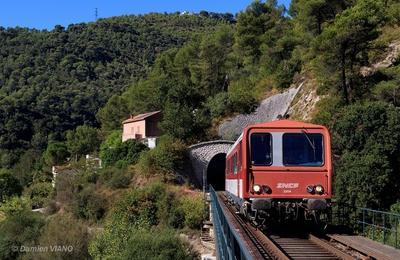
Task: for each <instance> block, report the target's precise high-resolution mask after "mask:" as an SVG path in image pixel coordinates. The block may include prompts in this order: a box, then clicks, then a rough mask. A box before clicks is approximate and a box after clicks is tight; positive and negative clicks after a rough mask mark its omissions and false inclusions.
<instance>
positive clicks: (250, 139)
mask: <svg viewBox="0 0 400 260" xmlns="http://www.w3.org/2000/svg"><path fill="white" fill-rule="evenodd" d="M225 191H226V193H227V195H228V198H229V199H230V200H231V202H232V203H235V204H236V205H237V206H238V208H239V209H240V212H241V213H242V214H244V215H245V216H246V217H248V218H250V219H252V220H253V221H254V222H256V223H263V222H264V221H265V220H266V219H268V218H270V219H273V220H279V221H282V220H315V221H317V222H319V221H320V217H321V216H322V215H324V216H326V214H324V213H326V212H328V211H329V208H330V199H331V197H332V160H331V142H330V136H329V132H328V130H327V128H326V127H324V126H321V125H315V124H309V123H303V122H297V121H292V120H276V121H273V122H268V123H261V124H255V125H250V126H248V127H246V128H245V129H244V131H243V133H242V134H241V135H240V137H239V138H238V139H237V141H236V142H235V144H234V145H233V146H232V148H231V149H230V151H229V152H228V154H227V156H226V170H225Z"/></svg>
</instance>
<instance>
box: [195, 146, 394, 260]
mask: <svg viewBox="0 0 400 260" xmlns="http://www.w3.org/2000/svg"><path fill="white" fill-rule="evenodd" d="M233 144H234V142H233V141H228V140H215V141H208V142H202V143H198V144H195V145H192V146H190V147H189V149H188V152H189V158H190V161H191V166H192V172H193V173H194V176H195V179H196V180H197V182H198V183H199V184H201V185H202V186H203V189H204V191H205V192H207V194H208V196H206V197H207V198H208V199H207V200H208V203H209V207H208V208H209V213H210V214H209V216H210V220H209V221H206V223H207V226H210V224H211V230H210V233H211V236H212V237H213V242H214V244H215V255H216V258H217V259H224V260H225V259H227V260H234V259H235V260H236V259H346V260H347V259H391V260H392V259H400V250H399V249H396V248H400V233H399V234H398V232H400V215H396V214H392V213H387V212H380V211H375V210H370V209H356V210H355V211H353V212H351V214H350V213H349V212H347V217H346V216H344V221H343V219H342V222H341V223H339V224H341V225H343V224H345V225H347V226H349V227H351V228H352V229H353V230H354V233H352V234H346V235H343V234H335V233H334V232H331V233H328V234H324V235H320V234H314V233H311V232H305V231H303V232H300V233H299V232H295V233H291V232H289V233H280V232H276V231H274V232H270V231H261V230H259V229H258V228H257V227H255V226H253V225H251V224H250V223H249V222H248V221H245V220H244V219H242V218H241V217H240V216H239V215H238V214H237V213H236V209H235V208H233V207H232V206H231V205H230V204H229V203H228V202H227V200H226V198H225V197H224V192H223V190H224V188H225V157H226V154H227V153H228V151H229V149H230V148H231V147H232V145H233ZM339 211H340V210H338V212H339ZM338 212H336V213H338ZM344 215H346V214H344ZM350 215H351V216H357V217H358V218H357V219H356V221H355V222H354V223H350V220H349V217H348V216H350ZM341 217H342V218H343V215H341ZM332 224H338V223H332ZM371 232H372V237H371V238H372V239H368V238H366V236H370V235H371ZM207 237H208V238H209V235H207ZM377 239H378V240H380V241H379V242H376V241H374V240H377ZM208 242H209V240H208ZM385 244H389V245H391V247H390V246H387V245H385ZM204 259H209V258H204Z"/></svg>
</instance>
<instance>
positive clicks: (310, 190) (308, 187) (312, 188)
mask: <svg viewBox="0 0 400 260" xmlns="http://www.w3.org/2000/svg"><path fill="white" fill-rule="evenodd" d="M307 192H308V193H310V194H314V192H315V190H314V186H313V185H308V186H307Z"/></svg>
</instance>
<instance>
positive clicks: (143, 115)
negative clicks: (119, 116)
mask: <svg viewBox="0 0 400 260" xmlns="http://www.w3.org/2000/svg"><path fill="white" fill-rule="evenodd" d="M158 113H161V110H158V111H153V112H148V113H144V114H140V115H137V116H133V115H131V117H130V118H128V119H126V120H125V121H123V122H122V124H126V123H132V122H137V121H142V120H144V119H146V118H148V117H151V116H154V115H156V114H158Z"/></svg>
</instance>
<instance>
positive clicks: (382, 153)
mask: <svg viewBox="0 0 400 260" xmlns="http://www.w3.org/2000/svg"><path fill="white" fill-rule="evenodd" d="M399 112H400V111H399V109H398V108H395V107H394V106H392V105H388V104H385V103H381V102H374V103H367V104H365V105H360V104H356V105H351V106H346V107H344V108H343V109H341V111H340V113H338V114H337V115H336V116H335V117H334V118H333V120H332V121H331V122H334V124H333V125H332V127H331V129H332V139H333V140H334V143H333V144H334V146H333V148H334V151H335V153H336V154H337V155H339V156H340V160H339V161H338V162H337V168H336V177H335V187H336V190H335V194H336V195H335V196H336V197H337V198H338V200H339V201H340V202H346V203H351V205H353V206H360V207H374V208H388V207H389V206H390V205H391V204H393V203H395V202H396V200H397V199H398V198H399V196H400V193H399V186H398V185H399V183H400V182H399V181H400V179H399V176H400V175H399V171H398V169H399V165H400V160H399V158H400V149H399V146H398V144H399V142H400V113H399Z"/></svg>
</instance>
